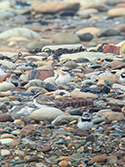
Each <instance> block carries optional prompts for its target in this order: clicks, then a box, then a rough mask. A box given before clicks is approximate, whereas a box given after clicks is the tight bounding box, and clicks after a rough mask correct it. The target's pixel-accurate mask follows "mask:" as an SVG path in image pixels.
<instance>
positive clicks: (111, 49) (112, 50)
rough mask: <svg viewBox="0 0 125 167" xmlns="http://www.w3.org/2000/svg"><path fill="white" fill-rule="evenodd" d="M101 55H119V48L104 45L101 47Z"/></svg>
mask: <svg viewBox="0 0 125 167" xmlns="http://www.w3.org/2000/svg"><path fill="white" fill-rule="evenodd" d="M103 53H114V54H117V55H119V54H120V47H119V46H114V45H110V44H107V45H104V47H103Z"/></svg>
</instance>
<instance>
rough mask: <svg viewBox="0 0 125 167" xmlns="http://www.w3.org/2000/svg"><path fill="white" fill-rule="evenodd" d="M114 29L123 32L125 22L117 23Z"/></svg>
mask: <svg viewBox="0 0 125 167" xmlns="http://www.w3.org/2000/svg"><path fill="white" fill-rule="evenodd" d="M114 29H115V30H119V31H121V32H125V24H122V25H119V26H117V27H115V28H114Z"/></svg>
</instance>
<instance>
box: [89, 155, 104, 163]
mask: <svg viewBox="0 0 125 167" xmlns="http://www.w3.org/2000/svg"><path fill="white" fill-rule="evenodd" d="M105 160H106V155H105V154H102V155H96V156H94V157H92V158H91V162H97V163H101V162H104V161H105Z"/></svg>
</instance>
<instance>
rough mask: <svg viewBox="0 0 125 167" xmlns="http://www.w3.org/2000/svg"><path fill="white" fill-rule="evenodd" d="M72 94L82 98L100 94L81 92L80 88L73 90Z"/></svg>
mask: <svg viewBox="0 0 125 167" xmlns="http://www.w3.org/2000/svg"><path fill="white" fill-rule="evenodd" d="M70 96H71V97H72V98H76V97H80V98H88V97H89V98H97V97H98V96H97V95H96V94H94V93H86V92H81V91H80V90H77V89H75V90H73V91H72V92H71V93H70Z"/></svg>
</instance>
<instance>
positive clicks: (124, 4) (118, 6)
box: [116, 3, 125, 8]
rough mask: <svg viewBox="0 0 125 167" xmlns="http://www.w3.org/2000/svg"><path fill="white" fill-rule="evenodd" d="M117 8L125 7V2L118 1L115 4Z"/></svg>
mask: <svg viewBox="0 0 125 167" xmlns="http://www.w3.org/2000/svg"><path fill="white" fill-rule="evenodd" d="M116 7H117V8H125V3H120V4H117V5H116Z"/></svg>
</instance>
